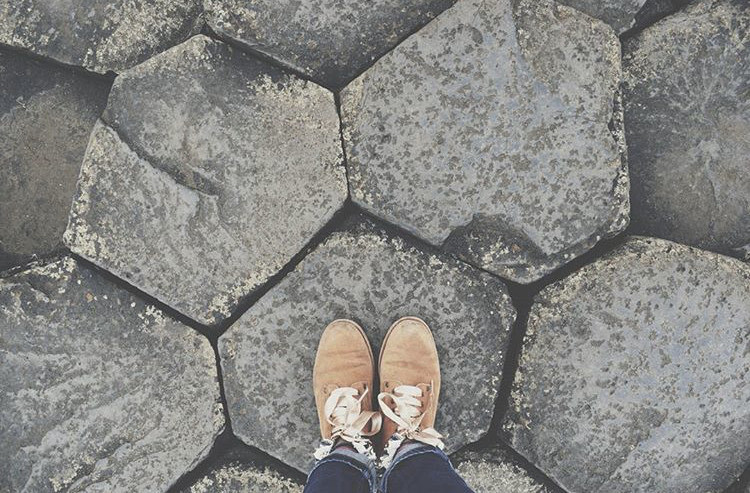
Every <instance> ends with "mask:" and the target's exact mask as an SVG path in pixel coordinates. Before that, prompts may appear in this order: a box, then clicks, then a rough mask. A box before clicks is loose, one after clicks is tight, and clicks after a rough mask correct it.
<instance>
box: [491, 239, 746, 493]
mask: <svg viewBox="0 0 750 493" xmlns="http://www.w3.org/2000/svg"><path fill="white" fill-rule="evenodd" d="M749 299H750V266H748V265H746V264H744V263H742V262H740V261H739V260H736V259H732V258H729V257H723V256H721V255H718V254H715V253H711V252H706V251H701V250H697V249H693V248H690V247H687V246H682V245H678V244H676V243H671V242H669V241H666V240H656V239H648V238H641V237H631V238H629V239H627V241H626V242H625V243H624V244H623V245H621V246H620V247H618V248H616V249H615V250H614V251H612V252H611V253H609V254H607V255H606V256H605V257H603V258H602V259H600V260H598V261H597V262H595V263H593V264H591V265H589V266H587V267H584V268H583V269H581V270H579V271H577V272H576V273H574V274H573V275H571V276H570V277H568V278H566V279H564V280H562V281H560V282H558V283H556V284H553V285H551V286H549V287H547V288H545V289H544V290H542V292H541V293H540V294H539V295H538V296H537V299H536V300H535V303H534V305H533V306H532V308H531V314H530V316H529V322H528V330H527V333H526V336H525V340H524V343H523V351H522V356H521V359H520V364H519V369H518V372H517V374H516V379H515V382H514V388H513V392H512V397H511V403H510V411H509V415H508V417H507V418H506V423H505V429H506V431H507V432H508V434H509V440H510V444H511V446H512V447H513V448H514V449H515V450H517V451H518V452H520V453H521V454H523V455H524V456H525V457H526V458H527V459H528V460H529V461H531V462H532V463H534V464H535V465H536V466H537V467H538V468H540V469H541V470H542V471H543V472H544V473H546V474H547V475H548V476H550V477H551V478H553V479H554V480H556V482H557V483H558V484H560V485H561V486H562V487H563V488H564V489H565V490H566V491H570V492H594V491H602V492H603V491H606V492H612V493H618V492H653V491H659V492H665V493H672V492H673V493H678V492H679V493H682V492H686V491H690V492H693V493H708V492H717V491H723V490H724V489H725V488H726V487H727V486H728V485H729V484H731V483H732V482H733V481H734V480H735V479H736V478H737V477H738V476H739V475H740V473H742V471H743V469H744V468H745V467H746V466H747V459H748V457H750V441H749V440H748V436H750V407H749V406H748V405H747V404H748V402H750V386H748V385H747V382H748V379H749V378H750V304H748V300H749Z"/></svg>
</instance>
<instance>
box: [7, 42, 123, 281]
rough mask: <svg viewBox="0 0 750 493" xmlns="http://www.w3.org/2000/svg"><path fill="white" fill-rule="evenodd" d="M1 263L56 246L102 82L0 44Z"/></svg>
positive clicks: (98, 108)
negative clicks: (0, 47) (12, 50)
mask: <svg viewBox="0 0 750 493" xmlns="http://www.w3.org/2000/svg"><path fill="white" fill-rule="evenodd" d="M0 87H2V92H0V156H2V158H1V160H0V270H3V269H6V268H9V267H12V266H14V265H18V264H21V263H23V262H26V261H28V260H30V259H31V258H33V257H34V256H36V255H45V254H50V253H52V252H54V251H56V250H58V249H60V248H61V247H62V236H63V231H65V225H66V224H67V221H68V211H69V210H70V204H71V202H72V201H73V195H74V193H75V184H76V179H77V178H78V171H79V170H80V168H81V160H82V159H83V154H84V152H85V150H86V143H87V142H88V139H89V133H91V128H92V127H93V126H94V123H95V122H96V119H97V118H98V117H99V115H100V114H101V112H102V110H103V109H104V104H105V103H106V100H107V92H108V90H109V84H108V83H106V82H103V81H100V80H96V79H92V78H90V77H85V76H82V75H79V74H75V73H71V72H70V71H68V70H60V69H57V68H54V67H50V66H47V65H44V64H42V63H39V62H37V61H33V60H29V59H26V58H24V57H20V56H18V55H16V54H13V53H8V52H0Z"/></svg>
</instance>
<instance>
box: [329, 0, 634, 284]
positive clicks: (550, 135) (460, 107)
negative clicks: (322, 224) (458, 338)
mask: <svg viewBox="0 0 750 493" xmlns="http://www.w3.org/2000/svg"><path fill="white" fill-rule="evenodd" d="M511 4H513V5H511ZM619 59H620V51H619V43H618V41H617V38H616V37H615V35H614V33H613V32H612V30H611V29H609V28H608V27H607V26H606V25H605V24H604V23H602V22H600V21H597V20H594V19H592V18H590V17H588V16H585V15H583V14H581V13H579V12H578V11H576V10H574V9H571V8H569V7H564V6H557V4H555V3H554V2H552V1H546V0H545V1H540V2H532V1H530V0H529V1H526V0H524V1H518V2H511V1H510V0H498V1H495V2H483V1H481V0H465V1H461V2H459V3H457V4H456V5H455V6H454V7H452V8H450V9H448V10H446V11H445V12H444V13H443V14H441V15H440V16H439V17H438V18H437V19H435V20H434V21H433V22H432V23H430V24H429V25H427V26H426V27H425V28H423V29H422V30H421V31H419V32H418V33H417V34H415V35H413V36H411V37H410V38H408V39H407V40H406V41H405V42H403V43H402V44H400V45H399V46H398V47H397V48H395V49H394V50H393V51H391V52H390V53H388V54H387V55H386V56H385V57H383V58H381V59H380V60H379V61H378V62H377V63H376V64H375V65H374V66H373V67H372V68H370V69H369V70H368V71H367V72H365V73H364V74H363V75H362V76H361V77H359V78H358V79H356V80H355V81H354V82H352V83H351V84H350V85H349V86H348V87H347V88H346V89H345V90H344V91H343V92H342V95H341V102H342V108H341V109H342V117H343V124H344V141H345V146H346V149H347V156H348V163H349V165H350V174H349V176H350V186H351V191H352V198H353V200H354V201H355V202H356V203H358V204H360V205H361V206H363V207H364V208H366V209H367V210H369V211H371V212H373V213H374V214H376V215H378V216H380V217H382V218H384V219H386V220H388V221H390V222H393V223H395V224H398V225H399V226H401V227H404V228H406V229H408V230H409V231H411V232H413V233H415V234H417V235H418V236H420V237H422V238H423V239H425V240H426V241H428V242H430V243H432V244H434V245H442V246H443V248H444V249H445V250H447V251H449V252H453V253H455V254H457V255H459V256H460V257H462V258H463V259H465V260H467V261H469V262H472V263H474V264H476V265H479V266H481V267H483V268H485V269H488V270H490V271H492V272H495V273H497V274H499V275H501V276H503V277H507V278H509V279H512V280H514V281H518V282H524V283H526V282H530V281H533V280H535V279H538V278H540V277H542V276H544V275H545V274H547V273H549V272H551V271H552V270H554V269H556V268H557V267H559V266H560V265H562V264H564V263H566V262H568V261H569V260H571V259H572V258H574V257H576V256H577V255H580V254H582V253H584V252H585V251H587V250H588V249H590V248H591V247H592V246H593V245H594V244H596V242H598V241H599V240H600V239H601V238H604V237H608V236H611V235H614V234H615V233H617V232H619V231H621V230H622V229H623V228H624V227H625V225H626V224H627V221H628V193H627V192H628V179H627V171H626V168H625V163H624V161H623V160H622V156H621V153H620V151H621V149H620V148H619V147H618V139H617V138H616V137H615V136H619V133H620V130H621V129H620V128H619V127H620V125H621V123H622V121H621V118H619V115H618V110H617V108H616V105H615V99H616V91H617V88H618V84H619V78H620V61H619ZM610 122H612V125H613V129H614V132H613V131H610V129H609V127H608V126H609V124H610Z"/></svg>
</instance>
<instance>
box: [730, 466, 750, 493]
mask: <svg viewBox="0 0 750 493" xmlns="http://www.w3.org/2000/svg"><path fill="white" fill-rule="evenodd" d="M748 491H750V463H748V465H747V467H746V468H745V471H744V472H743V473H742V474H741V475H740V477H739V478H737V481H735V482H734V483H732V484H731V485H729V487H728V488H727V489H726V490H724V493H747V492H748Z"/></svg>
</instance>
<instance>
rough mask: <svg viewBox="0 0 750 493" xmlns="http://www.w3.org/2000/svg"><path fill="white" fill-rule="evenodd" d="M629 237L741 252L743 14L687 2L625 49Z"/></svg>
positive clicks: (738, 6)
mask: <svg viewBox="0 0 750 493" xmlns="http://www.w3.org/2000/svg"><path fill="white" fill-rule="evenodd" d="M624 52H625V58H624V71H625V81H626V89H625V91H626V94H625V96H626V102H627V104H626V107H625V111H626V113H625V117H626V120H627V123H628V125H627V140H628V144H629V159H630V173H631V177H632V201H633V212H632V216H633V230H634V231H635V232H637V233H643V234H647V235H651V236H659V237H663V238H667V239H669V240H673V241H677V242H680V243H684V244H688V245H693V246H697V247H700V248H705V249H708V250H714V251H718V252H720V253H726V254H731V255H736V256H740V257H743V256H746V255H747V252H748V251H750V173H748V169H750V139H748V135H750V98H748V94H749V92H748V91H750V83H749V82H748V81H750V10H749V9H748V5H747V2H745V1H722V2H719V1H713V0H706V1H702V2H696V3H694V4H691V5H690V6H688V7H686V8H685V9H684V10H682V11H681V12H678V13H676V14H674V15H672V16H670V17H667V18H665V19H663V20H662V21H660V22H658V23H656V24H654V25H653V26H651V27H649V28H647V29H646V30H644V31H642V32H641V33H640V34H638V35H637V36H636V37H635V38H632V39H630V40H628V41H627V42H626V43H625V48H624Z"/></svg>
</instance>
